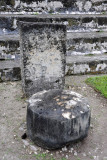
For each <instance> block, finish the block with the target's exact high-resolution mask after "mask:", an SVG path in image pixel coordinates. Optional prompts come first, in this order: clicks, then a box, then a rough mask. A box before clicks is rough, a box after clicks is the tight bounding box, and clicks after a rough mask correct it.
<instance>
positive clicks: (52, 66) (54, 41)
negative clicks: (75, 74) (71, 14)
mask: <svg viewBox="0 0 107 160" xmlns="http://www.w3.org/2000/svg"><path fill="white" fill-rule="evenodd" d="M65 40H66V26H64V25H60V24H46V23H33V22H20V46H21V60H22V63H21V64H22V66H21V71H22V86H23V91H24V93H25V94H26V96H30V95H32V94H33V93H35V92H38V91H42V90H44V89H53V88H63V87H64V75H65V51H66V45H65V44H66V43H65Z"/></svg>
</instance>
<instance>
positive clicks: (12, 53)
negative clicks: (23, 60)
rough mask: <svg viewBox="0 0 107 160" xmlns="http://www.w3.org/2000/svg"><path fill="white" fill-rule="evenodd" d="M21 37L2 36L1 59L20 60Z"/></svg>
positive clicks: (0, 37) (0, 44) (0, 38)
mask: <svg viewBox="0 0 107 160" xmlns="http://www.w3.org/2000/svg"><path fill="white" fill-rule="evenodd" d="M19 54H20V47H19V35H3V36H0V59H1V60H3V59H17V58H19Z"/></svg>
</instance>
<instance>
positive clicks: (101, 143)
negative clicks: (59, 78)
mask: <svg viewBox="0 0 107 160" xmlns="http://www.w3.org/2000/svg"><path fill="white" fill-rule="evenodd" d="M87 77H90V76H89V75H85V76H69V77H66V88H67V89H71V90H73V91H76V92H78V93H80V94H82V95H84V96H85V97H86V98H87V99H88V101H89V104H90V106H91V112H92V114H91V116H92V118H91V127H90V130H89V134H88V137H87V138H85V139H84V140H83V141H80V142H78V143H75V144H71V145H69V146H67V147H64V148H62V149H60V150H56V151H48V150H44V149H42V148H40V147H38V146H36V145H34V144H33V143H32V142H31V141H30V140H28V139H25V140H22V139H21V135H22V134H24V133H25V132H26V123H25V122H26V108H27V107H26V106H27V104H26V102H25V99H24V98H23V93H22V90H21V82H8V83H0V124H1V125H0V160H67V159H68V160H91V159H95V160H107V99H105V98H104V97H103V96H101V95H100V94H99V93H97V92H96V91H94V90H93V89H92V88H91V87H89V86H87V85H86V84H85V83H84V81H85V79H86V78H87Z"/></svg>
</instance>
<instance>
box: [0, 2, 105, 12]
mask: <svg viewBox="0 0 107 160" xmlns="http://www.w3.org/2000/svg"><path fill="white" fill-rule="evenodd" d="M0 11H12V12H13V11H15V12H19V11H21V12H23V11H27V12H49V13H53V12H66V11H67V12H76V11H79V12H93V11H96V12H104V11H107V1H106V0H84V1H83V0H1V1H0Z"/></svg>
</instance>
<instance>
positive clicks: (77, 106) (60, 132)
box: [27, 89, 90, 149]
mask: <svg viewBox="0 0 107 160" xmlns="http://www.w3.org/2000/svg"><path fill="white" fill-rule="evenodd" d="M89 125H90V108H89V105H88V103H87V101H86V99H84V97H82V96H81V95H80V94H78V93H75V92H73V91H68V90H58V89H53V90H48V91H46V90H44V91H42V92H39V93H36V94H34V95H33V96H32V97H31V98H30V99H29V104H28V109H27V130H28V136H29V137H30V139H32V140H33V142H35V143H36V144H37V145H39V146H41V147H44V148H49V149H55V148H60V147H62V146H64V145H66V144H68V143H70V142H73V141H76V140H79V139H82V138H84V137H85V136H87V133H88V129H89Z"/></svg>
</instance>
